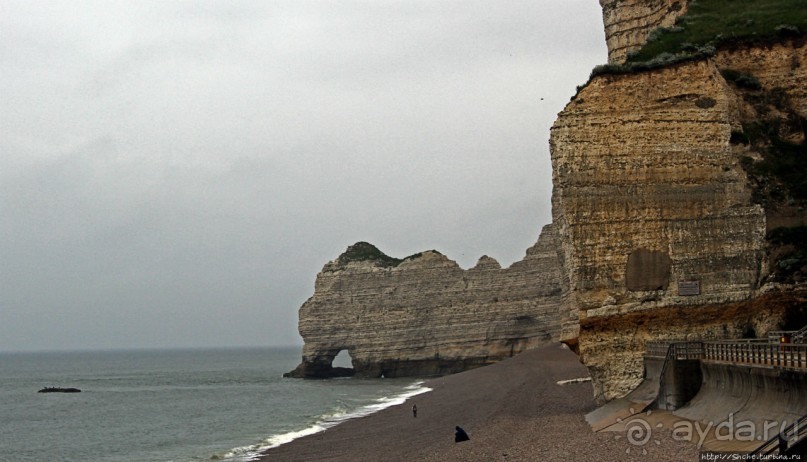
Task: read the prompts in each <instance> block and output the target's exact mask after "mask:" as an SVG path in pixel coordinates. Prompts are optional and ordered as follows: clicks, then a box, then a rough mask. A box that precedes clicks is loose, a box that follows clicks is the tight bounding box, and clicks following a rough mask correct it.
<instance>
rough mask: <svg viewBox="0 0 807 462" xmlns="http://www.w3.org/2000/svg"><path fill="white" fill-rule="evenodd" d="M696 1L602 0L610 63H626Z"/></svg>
mask: <svg viewBox="0 0 807 462" xmlns="http://www.w3.org/2000/svg"><path fill="white" fill-rule="evenodd" d="M691 1H692V0H600V6H602V18H603V23H604V25H605V41H606V43H607V45H608V62H610V63H621V62H624V61H625V59H626V58H627V56H628V53H630V52H631V51H634V50H637V49H639V48H641V46H642V45H644V43H645V42H646V41H647V37H648V36H649V35H650V33H651V32H652V31H653V30H654V29H656V28H658V27H670V26H672V25H673V24H675V20H676V19H678V17H679V16H681V15H683V14H684V13H686V10H687V5H689V3H690V2H691Z"/></svg>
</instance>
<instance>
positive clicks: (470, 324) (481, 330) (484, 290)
mask: <svg viewBox="0 0 807 462" xmlns="http://www.w3.org/2000/svg"><path fill="white" fill-rule="evenodd" d="M556 245H557V244H556V237H555V233H554V231H553V229H552V227H551V226H547V227H545V228H544V229H543V231H542V233H541V236H540V238H539V240H538V242H537V243H536V244H535V245H534V246H533V247H532V248H530V249H529V250H528V251H527V255H526V256H525V258H524V259H523V260H521V261H519V262H516V263H514V264H513V265H512V266H510V267H509V268H501V267H500V265H499V264H498V263H497V262H496V260H494V259H492V258H489V257H486V256H484V257H482V258H480V259H479V262H478V263H477V264H476V266H474V267H473V268H470V269H468V270H463V269H462V268H460V267H459V266H458V265H457V263H455V262H454V261H452V260H449V259H448V258H447V257H445V256H444V255H442V254H440V253H438V252H436V251H427V252H422V253H420V254H417V255H414V256H411V257H408V258H406V259H404V260H402V261H401V260H396V259H393V258H390V257H387V256H386V255H383V254H381V253H380V252H378V250H377V249H375V248H374V247H372V246H371V245H370V244H367V243H358V244H356V245H354V246H352V247H351V248H349V249H348V251H347V252H345V253H344V254H343V255H342V256H340V257H339V258H337V259H336V260H334V261H332V262H330V263H328V264H326V265H325V267H324V268H323V269H322V271H321V272H320V273H319V274H318V275H317V279H316V285H315V291H314V295H313V296H312V297H311V298H310V299H309V300H308V301H306V302H305V303H304V304H303V306H302V307H301V308H300V317H299V330H300V334H301V335H302V337H303V340H304V341H305V345H304V347H303V359H302V363H301V364H300V365H299V366H298V367H297V368H296V369H295V370H294V371H292V372H291V373H289V374H288V375H289V376H292V377H308V378H322V377H330V376H333V375H339V374H341V373H343V372H344V371H340V370H336V371H335V370H334V369H333V367H332V362H333V359H334V358H335V357H336V355H337V354H338V353H339V352H340V351H342V350H347V351H348V353H349V354H350V357H351V359H352V364H353V369H354V372H355V374H356V375H357V376H364V377H381V376H384V377H401V376H432V375H441V374H447V373H453V372H458V371H461V370H465V369H468V368H472V367H476V366H481V365H485V364H489V363H492V362H494V361H498V360H500V359H503V358H506V357H510V356H513V355H514V354H516V353H519V352H521V351H524V350H525V349H528V348H531V347H534V346H537V345H540V344H544V343H546V342H548V341H557V340H558V338H559V330H560V328H559V326H560V319H561V318H562V317H564V314H563V313H562V312H561V311H560V310H559V297H560V292H561V289H560V286H559V280H560V273H559V271H560V265H559V263H558V255H557V251H556ZM566 316H568V313H566Z"/></svg>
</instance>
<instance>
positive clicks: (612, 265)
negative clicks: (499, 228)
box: [550, 0, 807, 400]
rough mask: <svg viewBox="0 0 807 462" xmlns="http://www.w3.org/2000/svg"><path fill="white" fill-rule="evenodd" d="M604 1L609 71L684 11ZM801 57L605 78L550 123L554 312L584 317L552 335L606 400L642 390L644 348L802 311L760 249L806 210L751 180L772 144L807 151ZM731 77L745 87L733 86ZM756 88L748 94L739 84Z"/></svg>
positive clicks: (742, 330) (757, 326)
mask: <svg viewBox="0 0 807 462" xmlns="http://www.w3.org/2000/svg"><path fill="white" fill-rule="evenodd" d="M601 3H602V5H603V14H604V18H605V24H606V35H607V37H608V45H609V59H610V60H615V61H622V60H624V57H625V55H626V53H627V51H628V50H631V49H635V48H636V47H638V46H640V45H641V42H642V41H643V40H644V38H645V37H646V36H647V32H648V30H650V29H652V28H654V27H656V26H657V25H660V24H664V21H666V20H668V19H669V18H670V17H677V16H676V15H677V14H678V13H679V12H680V11H683V7H685V6H686V5H684V3H685V2H682V3H681V4H680V6H682V8H681V9H678V8H677V7H675V8H673V3H672V2H662V1H658V2H653V1H643V2H640V1H636V2H621V1H620V2H617V1H605V0H602V1H601ZM665 5H666V6H665ZM643 11H644V12H648V11H649V12H652V14H651V13H648V14H647V15H645V13H643ZM664 11H667V12H668V14H667V16H665V15H664V14H663V12H664ZM659 17H664V18H666V19H665V20H659ZM631 18H634V19H635V21H636V24H637V25H635V26H634V25H631V24H632V23H631V21H632V20H633V19H631ZM642 18H644V19H642ZM609 24H610V25H611V26H610V27H611V28H610V29H609ZM639 24H641V26H640V25H639ZM805 50H807V48H805V47H804V45H803V42H799V41H783V42H782V43H779V44H775V45H770V44H768V45H765V46H764V47H762V46H760V47H753V46H740V47H735V48H734V49H723V50H719V51H718V53H717V55H716V56H714V57H712V58H708V59H701V60H696V61H689V62H684V63H679V64H675V65H671V66H667V67H664V68H660V69H656V70H651V71H643V72H634V73H625V74H619V75H600V76H598V77H595V78H593V79H592V80H591V81H590V82H589V83H588V84H587V85H586V86H585V87H584V88H583V89H581V91H580V92H579V93H578V95H577V96H576V97H575V98H574V99H573V100H572V102H570V103H569V104H568V105H567V107H566V108H565V109H564V111H563V112H561V114H560V115H559V117H558V119H557V121H556V122H555V124H554V126H553V128H552V137H551V141H550V145H551V152H552V163H553V183H554V193H553V221H554V225H555V227H556V229H557V232H558V235H559V236H560V238H559V239H560V248H561V251H562V255H561V257H562V261H563V264H564V270H563V272H562V274H563V277H564V278H565V280H564V282H563V286H564V288H565V289H566V290H565V292H564V294H563V297H562V300H563V305H564V309H568V310H570V312H571V313H572V315H575V314H576V315H577V318H578V320H579V324H577V325H575V324H574V323H568V324H566V325H565V326H564V328H563V333H562V337H563V340H564V341H565V342H567V343H569V344H570V345H573V346H576V348H577V349H578V351H579V353H580V355H581V359H582V361H583V362H584V363H585V364H586V365H587V366H588V367H589V369H590V371H591V373H592V378H593V381H594V386H595V393H596V394H597V396H598V397H599V398H600V399H601V400H607V399H611V398H614V397H618V396H621V395H623V394H625V393H626V392H627V391H629V390H630V389H632V388H633V387H634V386H635V385H637V384H638V382H639V381H640V380H641V373H642V366H641V364H642V363H641V356H642V353H643V351H644V343H645V342H646V341H647V340H651V339H659V338H664V339H713V338H738V337H741V336H748V335H755V334H757V335H762V334H764V333H765V332H766V331H767V330H769V329H771V328H776V327H777V326H780V325H782V324H783V323H784V322H785V321H786V318H788V317H792V316H793V313H795V312H798V311H800V310H801V311H803V310H804V300H805V299H804V292H803V289H802V288H800V286H798V285H790V286H787V287H786V288H785V289H784V290H782V287H781V286H780V285H776V284H774V283H773V282H772V276H773V273H775V272H776V271H777V268H779V267H780V266H781V264H780V263H781V262H777V261H774V258H775V256H776V253H777V251H776V249H775V247H776V246H775V245H774V244H773V243H772V242H771V241H770V239H769V236H766V232H767V231H770V230H771V229H772V228H773V226H771V223H772V222H776V223H777V225H776V226H780V225H782V224H786V225H787V226H798V225H799V224H800V225H801V226H803V225H804V215H805V213H804V209H803V207H802V206H801V205H799V202H798V201H797V200H794V199H793V197H791V196H788V200H786V201H784V202H786V203H787V204H790V205H787V204H783V203H781V201H780V203H776V201H775V200H772V197H773V194H772V193H770V191H768V192H767V193H766V192H765V191H766V189H765V188H767V190H776V188H779V189H781V188H782V187H785V188H786V187H787V185H786V184H785V183H787V180H786V179H781V181H780V179H777V178H775V175H772V174H768V173H769V170H764V169H762V168H761V167H760V168H759V169H756V170H755V169H754V168H753V167H754V166H759V165H761V164H760V163H761V162H762V163H764V161H765V158H766V156H769V154H766V153H769V148H770V147H771V146H774V145H776V142H777V140H788V141H787V142H788V143H789V144H787V146H791V147H793V149H798V146H799V143H801V146H803V143H804V130H803V125H802V124H801V123H800V122H799V120H803V117H804V114H805V112H804V110H805V87H804V84H803V82H804V81H805V80H804V78H805V77H806V76H805V67H807V66H803V64H802V63H807V61H806V60H807V54H805ZM727 71H731V72H727ZM738 74H739V75H744V76H746V80H745V81H742V80H739V79H738V80H735V81H730V80H731V79H727V76H735V77H736V76H737V75H738ZM751 76H753V77H755V78H756V81H757V84H758V85H757V84H755V85H753V88H751V89H749V88H747V84H746V86H743V85H738V84H737V82H738V81H740V82H747V81H748V80H750V77H751ZM800 117H801V118H802V119H799V118H800ZM760 127H761V128H760ZM752 129H753V130H754V131H756V130H757V129H760V130H761V131H763V132H765V133H767V134H766V135H764V136H762V137H761V138H765V137H767V138H765V139H764V140H762V142H754V141H753V140H750V141H749V137H750V138H754V137H757V138H760V137H758V136H757V135H756V134H754V133H752ZM763 129H764V130H763ZM773 132H775V133H773ZM788 149H790V148H788ZM753 172H764V173H759V175H758V177H757V178H755V176H754V175H756V173H754V174H752V173H753ZM766 175H767V176H766ZM785 196H787V194H785ZM794 204H795V205H794ZM788 282H798V280H791V281H788ZM763 301H764V303H763Z"/></svg>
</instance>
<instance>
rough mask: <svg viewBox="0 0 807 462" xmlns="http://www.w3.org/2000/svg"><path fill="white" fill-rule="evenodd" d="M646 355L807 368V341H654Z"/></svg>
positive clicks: (672, 358) (786, 367)
mask: <svg viewBox="0 0 807 462" xmlns="http://www.w3.org/2000/svg"><path fill="white" fill-rule="evenodd" d="M645 356H646V357H652V358H657V359H664V360H665V366H666V363H667V362H668V361H670V360H677V361H682V360H694V359H697V360H702V361H714V362H723V363H732V364H747V365H755V366H763V367H777V368H783V369H796V370H807V344H803V343H778V342H777V343H772V342H768V341H766V340H765V339H761V340H756V339H742V340H724V341H711V342H675V341H653V342H648V343H647V345H646V353H645Z"/></svg>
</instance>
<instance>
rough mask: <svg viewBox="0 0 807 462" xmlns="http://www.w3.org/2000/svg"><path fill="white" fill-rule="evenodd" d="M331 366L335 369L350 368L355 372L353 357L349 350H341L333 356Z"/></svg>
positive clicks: (351, 371)
mask: <svg viewBox="0 0 807 462" xmlns="http://www.w3.org/2000/svg"><path fill="white" fill-rule="evenodd" d="M331 366H332V367H333V368H334V369H337V370H343V371H345V372H347V371H348V370H349V371H350V373H351V374H352V373H353V372H354V369H353V357H351V356H350V352H349V351H348V350H339V353H337V354H336V356H335V357H334V358H333V361H332V362H331Z"/></svg>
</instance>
